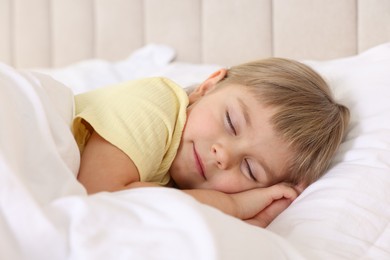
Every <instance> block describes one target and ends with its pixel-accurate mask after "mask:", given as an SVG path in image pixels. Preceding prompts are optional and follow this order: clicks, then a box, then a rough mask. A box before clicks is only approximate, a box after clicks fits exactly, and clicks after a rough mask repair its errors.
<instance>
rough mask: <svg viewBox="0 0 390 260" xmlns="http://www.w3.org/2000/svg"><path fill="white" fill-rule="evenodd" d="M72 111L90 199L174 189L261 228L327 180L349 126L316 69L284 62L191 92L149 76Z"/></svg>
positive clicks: (258, 65)
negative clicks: (140, 190)
mask: <svg viewBox="0 0 390 260" xmlns="http://www.w3.org/2000/svg"><path fill="white" fill-rule="evenodd" d="M75 107H76V116H75V119H74V122H73V133H74V136H75V139H76V141H77V143H78V146H79V149H80V152H81V163H80V169H79V173H78V180H79V181H80V182H81V183H82V184H83V185H84V187H85V188H86V190H87V192H88V193H89V194H92V193H96V192H100V191H112V192H113V191H119V190H125V189H131V188H135V187H146V186H164V187H174V188H178V189H181V190H182V191H183V192H186V193H188V194H189V195H191V196H193V197H194V198H195V199H197V200H199V201H200V202H202V203H205V204H208V205H211V206H213V207H216V208H218V209H220V210H222V211H223V212H225V213H227V214H230V215H232V216H235V217H237V218H240V219H242V220H245V221H247V222H248V223H251V224H254V225H258V226H260V227H265V226H267V225H268V224H269V223H270V222H271V221H272V220H273V219H274V218H275V217H276V216H277V215H278V214H279V213H280V212H281V211H283V210H284V209H285V208H287V207H288V205H289V204H290V203H291V202H292V201H293V200H294V199H295V198H296V197H297V195H298V194H299V192H300V191H301V190H302V189H303V188H305V187H306V186H308V185H309V184H311V183H312V182H314V181H315V180H317V179H318V178H319V177H321V176H322V175H323V174H324V172H325V171H326V169H327V167H328V166H329V163H330V161H331V159H332V157H333V155H334V153H335V151H336V150H337V148H338V146H339V145H340V143H341V141H342V139H343V137H344V134H345V130H346V127H347V124H348V121H349V110H348V109H347V108H346V107H345V106H343V105H341V104H338V103H336V102H335V100H334V98H333V97H332V94H331V91H330V89H329V87H328V86H327V84H326V82H325V81H324V80H323V79H322V78H321V77H320V76H319V75H318V74H317V73H316V72H314V71H313V70H312V69H310V68H309V67H308V66H306V65H304V64H302V63H299V62H297V61H293V60H288V59H281V58H269V59H264V60H258V61H254V62H249V63H245V64H242V65H238V66H234V67H232V68H229V69H220V70H218V71H216V72H215V73H214V74H212V75H211V76H210V77H209V78H208V79H206V80H205V81H204V82H203V83H201V84H200V85H199V86H197V87H196V88H195V89H194V90H193V91H192V92H190V93H189V94H188V95H187V94H186V92H185V90H184V89H183V88H182V87H180V86H178V85H177V84H175V83H174V82H172V81H171V80H169V79H167V78H145V79H139V80H134V81H129V82H123V83H120V84H117V85H114V86H109V87H105V88H100V89H97V90H93V91H90V92H86V93H83V94H80V95H77V96H76V97H75Z"/></svg>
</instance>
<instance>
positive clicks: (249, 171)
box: [245, 159, 257, 181]
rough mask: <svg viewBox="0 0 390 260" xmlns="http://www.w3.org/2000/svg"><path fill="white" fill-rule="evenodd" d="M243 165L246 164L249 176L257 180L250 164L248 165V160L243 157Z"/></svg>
mask: <svg viewBox="0 0 390 260" xmlns="http://www.w3.org/2000/svg"><path fill="white" fill-rule="evenodd" d="M245 165H246V168H247V170H248V173H249V176H250V177H251V179H252V180H254V181H257V179H256V177H255V175H253V172H252V169H251V166H250V164H249V162H248V160H247V159H245Z"/></svg>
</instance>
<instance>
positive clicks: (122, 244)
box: [0, 43, 390, 259]
mask: <svg viewBox="0 0 390 260" xmlns="http://www.w3.org/2000/svg"><path fill="white" fill-rule="evenodd" d="M174 55H175V53H174V50H173V49H171V48H169V47H167V46H160V45H149V46H146V47H145V48H142V49H140V50H138V51H137V52H135V53H134V54H132V55H131V56H130V57H129V58H128V59H126V60H124V61H121V62H118V63H109V62H106V61H96V60H94V61H85V62H83V63H79V64H75V65H73V66H70V67H67V68H62V69H57V70H54V71H53V70H44V71H45V72H46V73H49V74H50V75H53V77H55V78H56V79H58V80H60V81H62V82H63V83H65V85H68V86H70V87H71V88H72V90H73V92H75V93H79V92H83V91H85V90H88V89H91V88H96V87H101V86H103V85H106V84H111V83H115V82H117V81H122V80H127V79H133V78H137V77H144V76H155V75H161V76H168V77H170V78H172V79H173V80H175V81H177V82H178V83H179V84H181V85H182V86H190V85H192V84H195V83H198V82H200V81H201V80H202V79H204V78H205V77H207V75H209V74H210V73H212V72H213V71H214V70H216V69H218V68H220V66H218V65H199V64H189V63H176V62H173V59H174ZM306 63H307V64H309V65H310V66H312V67H313V68H315V69H316V70H317V71H319V72H320V73H321V74H322V75H323V76H324V77H325V78H326V80H327V81H328V82H329V84H330V86H331V87H332V89H333V91H334V93H335V96H336V98H337V99H338V100H340V101H341V102H343V103H345V104H346V105H348V106H349V107H350V109H351V112H352V118H351V125H350V128H349V130H348V135H347V138H346V140H345V141H344V142H343V144H342V145H341V147H340V150H339V152H338V153H337V155H336V158H335V159H334V161H333V163H332V166H331V168H330V169H329V171H328V173H327V174H326V175H325V176H324V177H323V178H321V179H320V180H319V181H318V182H316V183H314V184H312V185H311V186H310V187H309V188H308V189H306V190H305V191H304V192H303V194H301V196H299V198H298V199H297V200H296V201H295V202H294V203H293V204H292V205H291V206H290V207H289V208H288V209H287V210H286V211H284V212H283V213H282V214H281V215H280V216H279V217H278V218H277V219H276V220H275V221H274V222H273V223H271V225H270V226H269V227H268V228H267V229H266V230H264V229H259V228H255V227H252V226H249V225H247V224H245V223H243V222H241V221H239V220H236V219H233V218H231V217H229V216H226V215H224V214H222V213H220V212H219V211H217V210H215V209H212V208H210V207H207V206H204V205H201V204H199V203H197V202H196V201H194V200H193V199H192V198H189V197H187V196H186V195H184V194H182V193H181V192H180V191H175V190H170V189H164V188H160V189H140V190H133V191H125V192H120V193H101V194H98V195H95V196H90V197H87V196H86V194H85V191H84V190H83V188H82V187H81V186H80V185H79V184H78V183H77V182H76V181H75V179H74V175H75V169H76V168H77V167H78V158H73V156H71V155H69V153H68V152H69V150H71V151H72V152H71V153H70V154H73V152H74V149H76V147H75V144H74V143H73V142H72V141H71V137H70V136H69V134H70V133H69V132H68V131H69V129H68V128H66V129H65V128H62V126H64V124H65V125H66V124H67V123H69V120H70V114H69V113H67V110H66V109H64V110H60V111H61V112H58V113H52V112H50V113H49V112H48V111H46V110H47V109H46V108H45V105H42V106H40V105H36V104H35V103H34V102H32V101H31V100H27V99H26V102H24V103H23V104H29V106H26V107H25V106H24V105H23V106H21V105H20V106H16V107H15V104H20V103H19V102H16V99H15V100H13V99H12V98H10V97H11V96H12V95H11V96H10V95H9V93H13V91H18V90H17V89H18V88H15V87H12V88H11V89H5V90H4V89H3V87H2V89H1V91H6V93H7V95H3V92H2V93H1V95H0V99H1V100H0V102H1V103H0V106H1V109H2V111H15V112H17V111H19V112H20V113H15V114H18V115H19V114H20V115H22V116H20V120H19V121H18V120H16V121H15V120H14V117H13V116H12V114H7V113H4V112H2V114H1V117H0V119H1V125H2V126H3V125H7V127H5V128H3V127H2V128H1V130H0V131H1V132H0V133H1V136H0V137H1V139H0V140H1V145H2V150H1V152H2V154H1V157H0V166H1V183H0V192H1V202H2V203H1V212H2V218H1V224H0V225H1V226H2V229H3V230H4V232H3V233H2V234H5V235H1V236H0V242H1V250H0V254H1V255H0V256H1V258H3V257H2V256H3V255H4V256H7V257H8V256H9V257H12V256H28V255H29V254H33V255H34V256H39V257H41V258H42V257H44V258H46V256H47V257H49V256H50V257H52V256H55V257H54V258H55V259H61V258H64V256H67V257H71V258H76V259H99V258H104V259H107V258H110V257H115V258H119V257H120V256H132V257H134V258H138V259H179V258H180V259H259V258H260V259H263V258H264V259H301V258H303V259H358V258H359V259H390V224H389V223H390V104H389V102H388V100H390V43H389V44H384V45H381V46H378V47H375V48H373V49H371V50H369V51H367V52H365V53H363V54H361V55H358V56H353V57H349V58H345V59H338V60H332V61H325V62H316V61H306ZM3 70H6V71H7V73H8V74H7V73H5V74H4V71H3ZM2 71H3V74H2V81H3V82H5V81H4V78H7V79H6V81H8V80H11V81H12V82H14V83H15V84H16V85H23V86H24V87H23V89H25V90H26V89H28V88H27V86H28V84H32V85H34V84H35V85H37V86H41V83H40V82H44V83H43V85H45V84H46V85H52V82H50V79H48V78H45V79H43V78H42V77H41V78H40V79H39V80H40V82H39V80H38V79H34V80H30V81H29V83H21V82H24V79H23V78H24V76H23V75H22V76H21V75H19V74H18V73H17V72H13V71H12V69H9V68H2ZM41 71H43V70H41ZM4 75H6V76H4ZM7 75H8V76H7ZM10 75H11V76H10ZM24 75H25V74H24ZM30 75H31V74H30ZM29 77H31V76H29ZM34 82H35V83H34ZM14 83H12V84H14ZM10 84H11V83H10ZM10 84H9V85H10ZM12 84H11V85H12ZM11 85H10V86H11ZM37 86H35V88H37ZM59 88H61V87H59ZM38 89H41V87H38ZM39 91H40V92H39V93H44V91H42V90H39ZM19 92H20V93H22V94H23V95H22V96H25V98H27V96H28V97H30V96H31V97H33V100H45V102H47V100H51V99H53V98H54V99H55V94H54V93H57V92H56V91H54V92H53V93H52V94H51V96H52V97H51V98H48V97H46V98H42V97H41V96H40V94H39V95H37V94H34V92H31V91H30V92H28V93H29V94H28V95H27V94H26V93H24V92H23V91H21V90H20V91H19ZM19 92H17V93H19ZM15 93H16V92H15ZM17 93H16V94H15V95H19V94H17ZM45 95H46V94H44V96H45ZM61 95H66V96H68V97H69V96H70V95H71V93H69V92H67V91H65V90H64V91H63V93H62V94H61ZM15 98H16V96H15ZM38 103H39V102H38ZM65 103H66V102H65ZM4 104H6V105H4ZM11 104H12V105H13V106H11V108H10V107H9V106H10V105H11ZM66 104H68V105H69V103H66ZM53 105H56V106H57V107H58V108H61V107H63V106H60V105H59V103H57V102H54V103H52V104H51V106H53ZM38 108H39V109H38ZM18 109H21V110H18ZM45 109H46V110H45ZM31 111H33V112H34V113H32V114H33V115H34V116H33V118H31V119H29V120H25V119H26V118H27V119H28V118H29V116H27V115H30V113H31ZM40 111H46V112H44V113H41V112H40ZM50 111H52V109H50ZM45 113H46V114H45ZM59 115H61V116H59ZM51 117H57V118H58V117H60V118H62V119H63V121H65V123H64V122H63V123H61V124H62V126H52V125H50V124H51V123H50V122H51V121H53V120H52V118H51ZM4 122H7V123H6V124H5V123H4ZM37 122H38V123H37ZM48 124H49V126H50V127H48ZM8 126H9V128H8ZM16 129H18V130H16ZM21 129H28V131H22V130H21ZM34 129H35V130H34ZM43 129H50V131H47V130H46V132H43V133H41V132H40V131H41V130H43ZM61 129H62V130H61ZM58 130H59V131H60V133H61V131H62V132H63V134H56V132H57V131H58ZM35 135H36V136H37V138H38V140H39V141H31V140H33V138H32V137H33V136H35ZM11 137H14V138H11ZM48 137H50V138H48ZM68 138H69V139H68ZM14 139H16V140H18V141H17V142H16V141H14ZM4 144H6V145H7V147H8V148H7V150H3V146H4ZM37 147H39V149H37ZM56 147H57V148H58V149H57V150H56ZM31 154H32V155H34V156H33V157H31V159H30V157H29V156H31ZM27 155H29V156H27ZM35 155H36V156H37V157H38V158H41V159H40V160H35ZM69 156H70V157H69ZM47 158H50V160H49V162H50V163H49V164H47ZM75 162H76V163H75ZM47 165H49V166H47ZM43 166H44V168H42V167H43ZM46 167H48V168H47V169H46ZM59 169H60V170H59ZM53 172H55V174H52V173H53ZM3 173H6V174H3ZM57 175H58V176H57ZM25 219H30V222H28V223H37V224H34V225H26V224H23V225H21V224H20V223H22V222H21V221H19V220H25ZM37 237H43V238H42V239H40V241H39V242H40V243H38V242H37V239H36V238H37ZM47 245H52V246H50V247H49V246H47ZM151 245H153V246H152V247H153V248H155V247H157V249H155V250H154V249H153V250H150V249H149V248H150V247H151ZM48 248H50V250H48ZM54 258H53V259H54Z"/></svg>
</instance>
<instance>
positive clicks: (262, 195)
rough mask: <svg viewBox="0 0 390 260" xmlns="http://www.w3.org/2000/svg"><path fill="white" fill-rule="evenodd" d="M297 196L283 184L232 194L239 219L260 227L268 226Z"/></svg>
mask: <svg viewBox="0 0 390 260" xmlns="http://www.w3.org/2000/svg"><path fill="white" fill-rule="evenodd" d="M297 196H298V192H297V191H296V190H295V189H294V188H293V187H291V186H289V185H287V184H283V183H280V184H276V185H273V186H271V187H268V188H257V189H253V190H249V191H244V192H240V193H237V194H232V198H233V199H234V201H235V202H236V205H237V208H238V216H239V218H241V219H243V220H245V221H247V222H248V223H250V224H253V225H256V226H260V227H266V226H268V225H269V224H270V223H271V222H272V221H273V220H274V219H275V218H276V217H277V216H278V215H279V214H280V213H281V212H282V211H283V210H285V209H286V208H287V207H288V206H289V205H290V204H291V202H293V201H294V200H295V198H296V197H297Z"/></svg>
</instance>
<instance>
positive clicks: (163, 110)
mask: <svg viewBox="0 0 390 260" xmlns="http://www.w3.org/2000/svg"><path fill="white" fill-rule="evenodd" d="M187 105H188V96H187V94H186V93H185V91H184V90H183V89H182V88H181V87H180V86H178V85H176V84H175V83H173V82H172V81H170V80H168V79H166V78H147V79H141V80H134V81H128V82H123V83H121V84H117V85H114V86H110V87H105V88H100V89H96V90H93V91H90V92H86V93H83V94H80V95H77V96H76V97H75V106H76V116H75V119H74V121H73V133H74V136H75V139H76V142H77V143H78V145H79V148H80V151H81V152H82V151H83V149H84V146H85V144H86V142H87V141H88V138H89V137H90V135H91V132H90V131H91V129H90V128H89V127H88V126H87V125H86V124H85V123H84V121H83V120H85V121H87V122H88V123H89V124H90V125H91V126H92V127H93V129H94V130H95V131H96V132H97V133H98V134H99V135H100V136H102V137H103V138H104V139H105V140H107V141H108V142H110V143H111V144H113V145H115V146H116V147H118V148H119V149H121V150H122V151H123V152H124V153H125V154H127V155H128V156H129V157H130V158H131V160H132V161H133V162H134V164H135V165H136V167H137V169H138V172H139V174H140V180H141V181H146V182H154V183H158V184H161V185H166V184H167V183H168V182H169V180H170V177H169V174H168V170H169V168H170V165H171V164H172V161H173V159H174V158H175V156H176V152H177V149H178V147H179V144H180V139H181V135H182V131H183V128H184V125H185V121H186V108H187Z"/></svg>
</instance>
